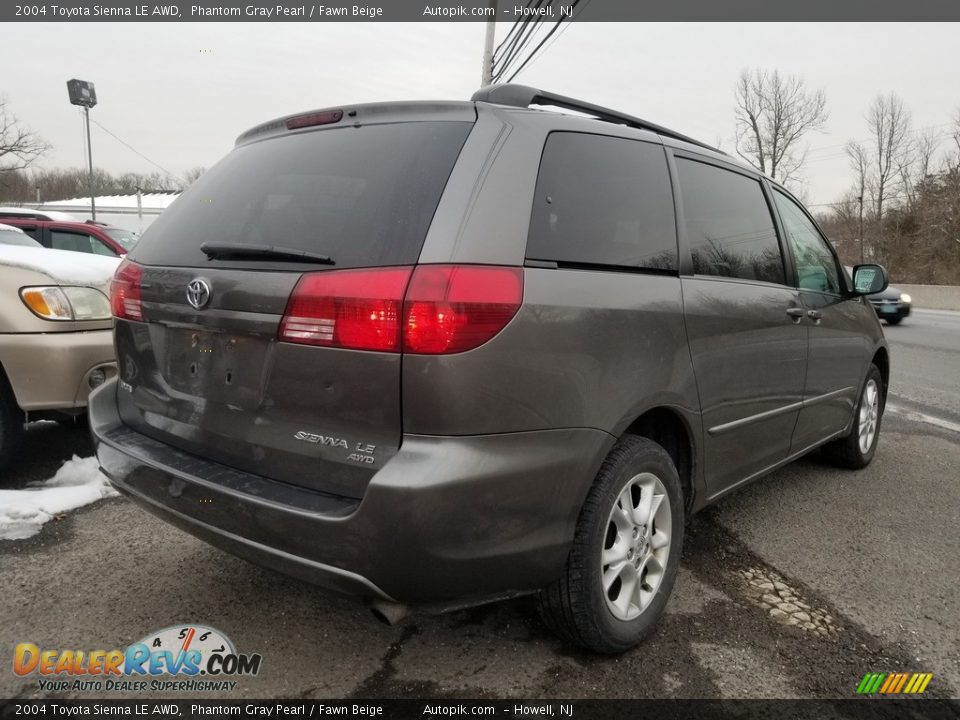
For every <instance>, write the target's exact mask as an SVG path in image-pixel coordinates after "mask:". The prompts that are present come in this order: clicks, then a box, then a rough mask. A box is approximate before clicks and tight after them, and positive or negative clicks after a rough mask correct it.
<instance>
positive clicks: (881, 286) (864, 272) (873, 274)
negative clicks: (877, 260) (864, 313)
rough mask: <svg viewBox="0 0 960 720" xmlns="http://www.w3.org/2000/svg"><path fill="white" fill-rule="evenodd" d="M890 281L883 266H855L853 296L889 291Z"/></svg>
mask: <svg viewBox="0 0 960 720" xmlns="http://www.w3.org/2000/svg"><path fill="white" fill-rule="evenodd" d="M887 285H889V280H888V279H887V271H886V270H884V268H883V265H855V266H854V268H853V294H854V295H873V294H874V293H878V292H883V291H884V290H886V289H887Z"/></svg>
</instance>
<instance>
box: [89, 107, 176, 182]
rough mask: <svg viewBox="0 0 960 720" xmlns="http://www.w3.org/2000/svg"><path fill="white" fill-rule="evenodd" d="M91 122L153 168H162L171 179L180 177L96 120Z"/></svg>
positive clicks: (91, 119)
mask: <svg viewBox="0 0 960 720" xmlns="http://www.w3.org/2000/svg"><path fill="white" fill-rule="evenodd" d="M90 122H92V123H93V124H94V125H96V126H97V127H98V128H100V129H101V130H103V131H104V132H105V133H106V134H107V135H109V136H110V137H112V138H113V139H114V140H116V141H117V142H118V143H120V144H121V145H123V146H125V147H126V148H127V149H129V150H131V151H132V152H134V153H136V154H137V155H139V156H140V157H142V158H143V159H144V160H146V161H147V162H148V163H150V164H151V165H153V166H155V167H157V168H160V169H161V170H163V171H164V172H165V173H166V174H167V175H169V176H170V177H171V178H174V179H176V178H178V177H179V176H178V175H177V174H176V173H172V172H170V171H169V170H167V169H166V168H165V167H163V165H160V164H159V163H156V162H154V161H153V160H151V159H150V158H148V157H147V156H146V155H144V154H143V153H142V152H140V151H139V150H137V149H136V148H135V147H133V145H131V144H130V143H128V142H126V141H125V140H123V139H122V138H120V137H117V136H116V135H114V134H113V133H112V132H110V131H109V130H107V128H105V127H104V126H103V125H101V124H100V123H98V122H97V121H96V120H94V119H93V118H90Z"/></svg>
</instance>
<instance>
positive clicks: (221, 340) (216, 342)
mask: <svg viewBox="0 0 960 720" xmlns="http://www.w3.org/2000/svg"><path fill="white" fill-rule="evenodd" d="M165 335H166V346H167V347H166V353H165V355H166V364H165V368H164V370H165V376H166V379H167V383H168V384H169V385H170V387H171V388H173V389H174V390H177V391H179V392H181V393H184V394H187V395H190V396H193V397H203V398H204V399H205V400H207V401H213V402H220V403H228V404H232V405H235V406H238V407H241V408H245V409H249V408H253V407H256V406H257V405H258V404H259V402H260V391H261V388H262V387H263V372H264V366H265V359H266V353H267V348H268V343H267V342H265V341H264V340H262V339H258V338H254V337H248V336H243V335H236V334H229V333H217V332H207V331H202V330H192V329H188V328H169V327H168V328H167V330H166V333H165Z"/></svg>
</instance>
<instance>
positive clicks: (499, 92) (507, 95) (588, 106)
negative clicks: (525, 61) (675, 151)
mask: <svg viewBox="0 0 960 720" xmlns="http://www.w3.org/2000/svg"><path fill="white" fill-rule="evenodd" d="M470 100H471V101H473V102H487V103H494V104H496V105H510V106H511V107H522V108H525V107H530V106H531V105H552V106H554V107H559V108H564V109H566V110H575V111H577V112H582V113H586V114H588V115H592V116H594V117H596V118H597V119H598V120H604V121H606V122H611V123H616V124H617V125H627V126H628V127H632V128H638V129H640V130H650V131H651V132H655V133H657V134H658V135H663V136H664V137H669V138H673V139H674V140H682V141H683V142H688V143H692V144H693V145H699V146H700V147H703V148H707V149H708V150H713V151H714V152H718V153H721V154H723V155H726V153H724V152H723V151H722V150H720V149H718V148H715V147H712V146H710V145H707V144H706V143H704V142H700V141H699V140H694V139H693V138H692V137H688V136H686V135H683V134H681V133H678V132H676V131H674V130H671V129H670V128H665V127H663V126H662V125H657V124H656V123H652V122H647V121H646V120H641V119H640V118H638V117H633V116H632V115H627V114H625V113H622V112H618V111H616V110H611V109H610V108H605V107H601V106H600V105H594V104H593V103H588V102H584V101H583V100H577V99H576V98H571V97H566V96H565V95H557V94H555V93H552V92H546V91H545V90H537V89H536V88H532V87H528V86H527V85H512V84H503V85H487V86H486V87H482V88H480V89H479V90H477V91H476V92H475V93H474V94H473V97H471V98H470Z"/></svg>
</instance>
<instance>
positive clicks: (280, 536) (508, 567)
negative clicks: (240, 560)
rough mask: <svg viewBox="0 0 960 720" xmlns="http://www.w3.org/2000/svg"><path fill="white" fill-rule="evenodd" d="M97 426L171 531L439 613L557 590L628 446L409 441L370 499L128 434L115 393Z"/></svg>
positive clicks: (584, 440) (514, 437)
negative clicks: (594, 501) (602, 484)
mask: <svg viewBox="0 0 960 720" xmlns="http://www.w3.org/2000/svg"><path fill="white" fill-rule="evenodd" d="M90 427H91V432H92V433H93V437H94V442H95V443H96V445H97V457H98V459H99V462H100V465H101V467H102V468H103V471H104V472H105V473H106V475H107V476H108V477H109V478H110V481H111V482H112V484H113V485H114V486H115V487H116V488H117V489H118V490H120V491H121V492H123V493H125V494H126V495H128V496H130V497H131V498H132V499H133V500H135V501H136V502H138V503H139V504H140V505H142V506H143V507H144V508H146V509H147V510H149V511H150V512H152V513H154V514H155V515H157V516H159V517H161V518H162V519H164V520H166V521H167V522H170V523H172V524H173V525H176V526H177V527H179V528H181V529H183V530H185V531H187V532H189V533H191V534H193V535H195V536H197V537H199V538H201V539H202V540H205V541H207V542H209V543H210V544H212V545H215V546H217V547H219V548H222V549H223V550H226V551H228V552H230V553H233V554H235V555H238V556H240V557H244V558H246V559H248V560H250V561H252V562H256V563H258V564H261V565H265V566H268V567H271V568H274V569H277V570H280V571H282V572H285V573H287V574H290V575H294V576H296V577H300V578H303V579H305V580H308V581H310V582H313V583H316V584H318V585H322V586H324V587H327V588H330V589H332V590H336V591H339V592H344V593H348V594H352V595H358V596H361V597H366V598H369V599H386V600H391V601H395V602H402V603H406V604H410V605H414V606H421V607H426V608H428V609H437V610H443V609H449V608H453V607H459V606H463V605H470V604H474V603H477V602H483V601H485V600H489V599H495V598H500V597H509V596H511V595H518V594H522V593H525V592H530V591H533V590H536V589H537V588H540V587H543V586H544V585H547V584H548V583H550V582H551V581H552V580H554V579H555V578H556V577H557V576H558V575H559V574H560V572H561V570H562V568H563V565H564V563H565V561H566V557H567V554H568V552H569V547H570V542H571V540H572V539H573V533H574V528H575V526H576V520H577V516H578V515H579V511H580V507H581V505H582V502H583V499H584V497H585V496H586V493H587V490H588V489H589V486H590V484H591V482H592V480H593V476H594V474H595V473H596V470H597V468H598V467H599V465H600V463H601V461H602V458H603V457H604V456H605V455H606V453H607V452H608V450H609V448H610V446H611V445H612V444H613V441H614V439H613V438H612V437H611V436H610V435H608V434H607V433H604V432H601V431H599V430H593V429H567V430H549V431H540V432H524V433H510V434H503V435H484V436H472V437H437V436H416V435H406V436H404V440H403V444H402V446H401V448H400V451H399V452H398V453H397V455H395V456H394V457H393V458H392V459H391V460H390V461H389V462H388V463H387V464H386V465H385V466H384V467H383V468H382V469H381V470H380V471H379V472H377V474H376V475H375V476H374V477H373V479H372V480H371V482H370V484H369V486H368V488H367V491H366V494H365V495H364V497H363V499H362V500H356V499H352V498H344V497H340V496H334V495H324V494H322V493H317V492H314V491H310V490H305V489H302V488H298V487H295V486H292V485H289V484H286V483H281V482H277V481H275V480H271V479H268V478H265V477H262V476H258V475H253V474H250V473H245V472H241V471H238V470H234V469H232V468H228V467H226V466H224V465H220V464H218V463H214V462H211V461H209V460H205V459H203V458H199V457H196V456H193V455H189V454H187V453H184V452H182V451H179V450H177V449H175V448H172V447H170V446H168V445H165V444H163V443H160V442H158V441H155V440H153V439H151V438H149V437H147V436H145V435H142V434H140V433H137V432H135V431H133V430H132V429H130V428H128V427H126V426H124V425H123V424H122V423H121V422H120V419H119V416H118V414H117V409H116V383H115V382H110V383H108V384H107V385H105V386H104V387H103V388H101V389H99V390H97V391H96V392H95V393H94V394H93V395H92V396H91V400H90Z"/></svg>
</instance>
